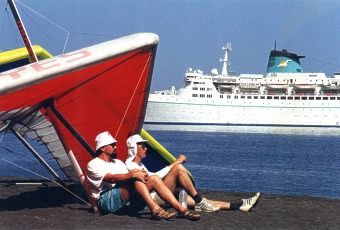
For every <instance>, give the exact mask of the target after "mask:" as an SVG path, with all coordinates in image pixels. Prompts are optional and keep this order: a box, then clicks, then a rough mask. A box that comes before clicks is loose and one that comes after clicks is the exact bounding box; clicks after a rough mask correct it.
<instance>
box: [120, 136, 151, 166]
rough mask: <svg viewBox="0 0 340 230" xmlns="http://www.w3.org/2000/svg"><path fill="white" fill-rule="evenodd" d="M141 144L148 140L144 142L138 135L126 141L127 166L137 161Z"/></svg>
mask: <svg viewBox="0 0 340 230" xmlns="http://www.w3.org/2000/svg"><path fill="white" fill-rule="evenodd" d="M140 142H148V140H144V139H143V138H142V137H141V136H139V135H138V134H135V135H133V136H131V137H129V138H128V139H127V140H126V145H127V148H128V156H127V158H126V161H125V164H126V165H128V164H129V163H131V162H132V161H133V160H134V159H135V156H136V154H137V143H140Z"/></svg>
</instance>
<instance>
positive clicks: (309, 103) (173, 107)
mask: <svg viewBox="0 0 340 230" xmlns="http://www.w3.org/2000/svg"><path fill="white" fill-rule="evenodd" d="M230 96H231V97H233V96H234V95H230ZM243 96H244V97H245V98H244V99H225V100H222V99H221V100H206V99H205V100H204V99H202V100H200V99H198V100H195V101H188V100H185V99H183V98H181V97H180V96H178V95H157V94H151V95H150V97H149V102H148V106H147V112H146V117H145V121H144V123H145V124H205V125H209V124H210V125H273V126H330V127H336V126H339V125H340V95H339V96H294V97H292V98H294V99H293V100H287V99H288V97H287V96H284V97H285V98H286V99H285V100H281V99H280V96H276V97H277V98H279V99H274V96H271V97H272V99H259V98H260V96H257V97H258V99H254V95H249V96H246V95H243ZM266 97H268V96H266ZM239 98H240V96H239ZM250 98H251V99H250ZM296 98H299V100H295V99H296ZM311 98H313V100H310V99H311ZM302 99H304V100H302Z"/></svg>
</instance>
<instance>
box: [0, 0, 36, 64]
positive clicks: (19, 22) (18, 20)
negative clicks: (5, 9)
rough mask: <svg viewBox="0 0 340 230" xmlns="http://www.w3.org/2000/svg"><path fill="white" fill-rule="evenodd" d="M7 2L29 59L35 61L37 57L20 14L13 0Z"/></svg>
mask: <svg viewBox="0 0 340 230" xmlns="http://www.w3.org/2000/svg"><path fill="white" fill-rule="evenodd" d="M7 2H8V4H9V7H10V8H11V11H12V14H13V17H14V20H15V23H16V24H17V26H18V29H19V31H20V34H21V37H22V40H23V41H24V43H25V46H26V48H27V51H28V54H29V55H30V58H31V61H32V62H37V61H38V58H37V56H36V54H35V53H34V51H33V48H32V44H31V41H30V39H29V37H28V35H27V33H26V29H25V27H24V23H23V22H22V20H21V18H20V15H19V13H18V10H17V7H16V5H15V3H14V1H13V0H8V1H7Z"/></svg>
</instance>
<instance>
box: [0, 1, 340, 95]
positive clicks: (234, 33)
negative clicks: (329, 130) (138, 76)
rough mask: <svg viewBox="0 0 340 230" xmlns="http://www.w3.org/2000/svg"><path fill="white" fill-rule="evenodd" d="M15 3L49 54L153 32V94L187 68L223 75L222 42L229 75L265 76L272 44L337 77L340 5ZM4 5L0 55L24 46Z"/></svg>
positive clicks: (179, 81)
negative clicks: (228, 47) (229, 49)
mask: <svg viewBox="0 0 340 230" xmlns="http://www.w3.org/2000/svg"><path fill="white" fill-rule="evenodd" d="M16 4H17V6H18V8H19V12H20V14H21V17H22V19H23V21H24V25H25V27H26V29H27V32H28V35H29V36H30V39H31V42H32V43H33V44H38V45H41V46H43V47H44V48H45V49H46V50H48V51H49V52H50V53H51V54H52V55H58V54H61V53H63V52H70V51H73V50H77V49H80V48H84V47H87V46H90V45H94V44H97V43H100V42H104V41H108V40H111V39H115V38H118V37H122V36H126V35H130V34H134V33H139V32H152V33H155V34H157V35H158V36H159V39H160V41H159V45H158V49H157V55H156V62H155V66H154V73H153V78H152V84H151V90H152V91H153V90H163V89H168V88H170V87H171V86H173V85H174V86H175V87H176V88H179V87H181V86H182V85H183V77H184V74H185V72H186V70H188V69H189V68H192V69H195V70H197V69H200V70H203V71H204V72H205V73H210V71H211V70H212V69H218V71H219V72H221V70H222V63H220V61H219V60H220V58H223V57H224V51H223V50H222V47H223V46H224V45H226V43H231V44H232V49H233V50H232V52H231V54H230V57H229V60H230V66H229V70H230V71H236V72H237V73H239V74H264V73H265V71H266V66H267V62H268V56H269V53H270V51H271V50H272V49H274V43H275V40H276V43H277V49H278V50H281V49H287V50H288V51H290V52H293V53H297V54H298V55H303V56H306V58H305V59H302V60H301V62H302V65H303V68H304V71H305V72H324V73H326V75H328V76H331V75H332V74H333V73H334V72H340V23H339V19H340V18H339V12H340V1H339V0H158V1H156V0H96V1H93V0H20V1H17V2H16ZM23 4H24V5H23ZM5 6H6V0H0V23H1V24H0V36H1V37H0V49H1V50H2V51H6V50H8V49H14V48H17V47H21V46H23V43H22V41H21V40H20V39H21V38H20V37H19V33H18V32H17V29H16V28H13V25H14V24H13V17H12V15H11V14H9V13H6V12H5ZM68 34H69V35H68ZM67 36H68V37H67ZM65 42H67V43H66V45H65Z"/></svg>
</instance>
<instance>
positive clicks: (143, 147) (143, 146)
mask: <svg viewBox="0 0 340 230" xmlns="http://www.w3.org/2000/svg"><path fill="white" fill-rule="evenodd" d="M137 145H140V146H141V147H142V149H145V148H146V146H145V144H144V143H137Z"/></svg>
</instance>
